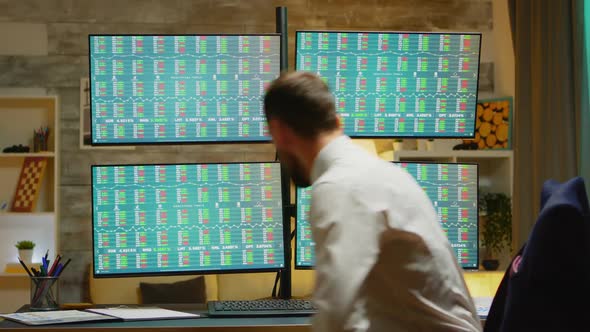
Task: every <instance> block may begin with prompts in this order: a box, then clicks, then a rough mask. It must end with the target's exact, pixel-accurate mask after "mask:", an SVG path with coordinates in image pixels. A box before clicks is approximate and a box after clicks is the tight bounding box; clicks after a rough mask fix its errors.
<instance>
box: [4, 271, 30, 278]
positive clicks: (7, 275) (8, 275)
mask: <svg viewBox="0 0 590 332" xmlns="http://www.w3.org/2000/svg"><path fill="white" fill-rule="evenodd" d="M6 277H8V278H28V277H29V275H28V274H26V273H24V272H23V273H5V272H2V273H0V278H6Z"/></svg>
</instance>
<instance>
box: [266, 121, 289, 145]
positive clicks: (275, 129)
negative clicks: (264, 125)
mask: <svg viewBox="0 0 590 332" xmlns="http://www.w3.org/2000/svg"><path fill="white" fill-rule="evenodd" d="M268 130H269V131H270V134H271V136H272V139H273V143H274V144H275V145H276V146H277V147H279V148H283V147H288V146H289V145H290V144H293V140H294V135H295V133H294V132H293V130H292V129H291V128H290V127H289V126H287V125H286V124H285V123H284V122H283V121H281V120H279V119H272V120H270V121H269V122H268Z"/></svg>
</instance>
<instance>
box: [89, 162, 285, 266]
mask: <svg viewBox="0 0 590 332" xmlns="http://www.w3.org/2000/svg"><path fill="white" fill-rule="evenodd" d="M282 205H283V203H282V197H281V177H280V165H279V163H232V164H173V165H124V166H115V165H112V166H111V165H109V166H93V167H92V216H93V254H94V274H95V275H97V276H109V275H135V274H149V273H158V274H174V273H182V272H184V273H187V272H199V271H217V272H218V273H222V272H224V271H230V270H231V271H233V270H269V269H270V270H277V269H279V268H281V267H283V266H284V249H283V248H284V243H283V215H282Z"/></svg>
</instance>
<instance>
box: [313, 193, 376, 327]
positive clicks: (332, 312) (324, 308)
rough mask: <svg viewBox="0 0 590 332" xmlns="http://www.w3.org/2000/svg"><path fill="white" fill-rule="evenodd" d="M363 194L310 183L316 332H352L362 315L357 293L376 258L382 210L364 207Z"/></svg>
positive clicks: (360, 322)
mask: <svg viewBox="0 0 590 332" xmlns="http://www.w3.org/2000/svg"><path fill="white" fill-rule="evenodd" d="M362 196H363V195H360V193H358V192H356V191H355V188H354V187H350V186H346V185H345V184H334V183H320V184H318V185H315V184H314V187H313V192H312V205H311V224H312V231H313V232H312V233H313V237H314V240H315V242H316V287H315V291H314V300H315V304H316V306H317V307H318V314H317V315H316V316H315V317H314V323H313V327H314V330H315V331H354V330H357V329H359V328H361V327H360V326H356V325H358V324H363V321H362V319H355V318H359V317H364V315H363V313H362V312H360V311H363V310H364V308H363V306H362V304H361V303H360V302H359V301H361V300H362V299H359V298H358V294H357V293H358V292H359V289H360V287H361V285H362V283H363V281H364V280H365V278H366V276H367V274H368V273H369V271H370V270H371V268H372V267H373V266H374V264H375V262H376V260H377V256H378V253H379V249H378V245H379V241H378V239H379V232H380V225H383V222H382V220H379V219H380V218H383V214H382V213H380V212H379V211H376V210H375V209H374V208H373V209H371V208H369V205H368V204H366V202H363V199H362ZM361 329H362V328H361Z"/></svg>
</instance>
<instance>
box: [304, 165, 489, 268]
mask: <svg viewBox="0 0 590 332" xmlns="http://www.w3.org/2000/svg"><path fill="white" fill-rule="evenodd" d="M389 162H390V163H392V164H394V165H398V164H435V165H471V166H475V171H476V182H477V184H476V185H477V191H476V202H477V205H478V211H477V213H476V216H477V220H476V226H477V232H475V233H476V237H477V238H476V241H477V242H476V243H477V246H476V252H477V266H476V267H464V266H462V265H461V264H460V263H458V262H457V264H459V267H460V268H461V269H462V270H465V271H478V270H479V265H480V263H479V262H480V257H479V254H480V250H479V232H480V226H481V225H480V220H479V196H480V195H479V163H477V162H437V161H433V160H425V161H415V160H412V161H405V160H403V161H389ZM298 189H299V187H295V205H296V209H295V246H294V251H295V256H294V257H295V260H294V261H295V263H294V269H295V270H313V269H315V264H314V265H299V264H298V262H299V261H298V259H297V255H298V252H299V250H298V249H299V246H298V242H297V241H298V240H299V236H298V230H299V228H298V227H297V226H298V223H299V218H298V216H299V205H298V204H297V203H298V201H297V199H298Z"/></svg>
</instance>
